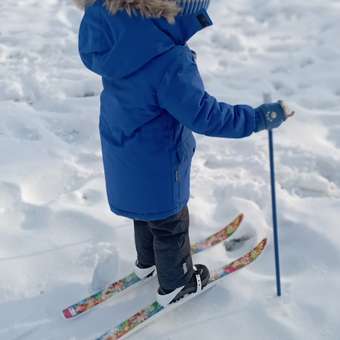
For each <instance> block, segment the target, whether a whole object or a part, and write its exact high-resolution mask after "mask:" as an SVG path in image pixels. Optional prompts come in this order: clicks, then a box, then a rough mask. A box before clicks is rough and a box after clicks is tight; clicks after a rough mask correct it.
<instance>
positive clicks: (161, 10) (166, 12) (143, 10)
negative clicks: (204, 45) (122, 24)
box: [74, 0, 181, 22]
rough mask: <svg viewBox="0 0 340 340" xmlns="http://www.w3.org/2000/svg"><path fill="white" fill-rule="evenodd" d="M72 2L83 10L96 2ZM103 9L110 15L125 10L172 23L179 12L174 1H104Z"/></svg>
mask: <svg viewBox="0 0 340 340" xmlns="http://www.w3.org/2000/svg"><path fill="white" fill-rule="evenodd" d="M74 2H75V4H76V5H77V6H78V7H79V8H80V9H83V10H84V9H85V8H86V7H88V6H91V5H92V4H94V3H95V2H96V0H74ZM105 7H106V8H107V9H108V10H109V12H110V13H112V14H116V13H117V12H118V11H120V10H125V11H126V12H127V13H129V14H130V15H132V14H133V13H135V12H136V11H138V12H139V13H140V14H141V15H143V16H144V17H146V18H160V17H164V18H166V19H167V20H168V21H169V22H174V20H175V17H176V16H177V14H178V13H179V12H180V11H181V8H180V7H179V6H178V5H177V2H176V0H105Z"/></svg>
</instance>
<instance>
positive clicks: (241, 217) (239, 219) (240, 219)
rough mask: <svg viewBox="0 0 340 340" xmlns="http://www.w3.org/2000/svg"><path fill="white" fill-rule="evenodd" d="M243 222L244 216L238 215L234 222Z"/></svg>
mask: <svg viewBox="0 0 340 340" xmlns="http://www.w3.org/2000/svg"><path fill="white" fill-rule="evenodd" d="M243 220H244V214H243V213H240V214H239V215H238V216H237V217H236V221H237V223H238V224H241V223H242V221H243Z"/></svg>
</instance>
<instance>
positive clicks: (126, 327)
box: [96, 239, 267, 340]
mask: <svg viewBox="0 0 340 340" xmlns="http://www.w3.org/2000/svg"><path fill="white" fill-rule="evenodd" d="M266 244H267V239H263V240H262V241H261V242H260V243H259V244H258V245H257V246H256V247H255V248H254V249H253V250H251V251H250V252H249V253H247V254H245V255H244V256H242V257H240V258H239V259H237V260H235V261H233V262H231V263H230V264H228V265H226V266H224V267H221V268H219V269H217V270H214V271H213V272H212V273H211V278H210V281H209V284H208V285H207V287H205V288H204V289H203V291H202V292H204V291H205V290H207V289H209V287H212V286H213V285H214V284H216V283H217V282H218V281H219V280H220V279H222V278H223V277H225V276H227V275H229V274H231V273H233V272H236V271H237V270H239V269H241V268H244V267H246V266H248V265H249V264H250V263H252V262H254V261H255V260H256V259H257V258H258V257H259V256H260V255H261V253H262V252H263V250H264V248H265V247H266ZM196 296H197V295H196ZM196 296H195V295H193V296H190V295H189V296H188V297H186V298H184V299H182V300H180V301H179V302H177V303H174V304H171V305H169V306H168V307H166V308H164V307H162V306H161V305H160V304H158V302H156V301H155V302H154V303H152V304H151V305H149V306H148V307H146V308H144V309H142V310H140V311H139V312H138V313H136V314H135V315H133V316H131V317H130V318H129V319H127V320H125V321H123V322H122V323H121V324H119V325H118V326H116V327H114V328H113V329H112V330H109V331H107V332H106V333H105V334H103V335H102V336H100V337H99V338H97V339H96V340H117V339H123V338H125V337H128V336H130V335H131V334H132V333H134V332H136V331H138V330H140V329H141V328H142V327H144V326H146V325H147V324H149V323H150V322H152V321H154V320H155V319H157V318H159V317H160V316H161V315H163V314H164V313H166V312H168V311H170V310H173V309H175V308H177V307H178V306H180V305H181V304H183V303H186V302H187V301H189V300H191V298H194V297H196Z"/></svg>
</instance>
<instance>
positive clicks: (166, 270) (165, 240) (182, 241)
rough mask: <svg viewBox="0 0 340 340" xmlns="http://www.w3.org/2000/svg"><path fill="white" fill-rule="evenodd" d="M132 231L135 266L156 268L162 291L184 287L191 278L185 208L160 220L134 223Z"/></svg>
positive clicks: (186, 210) (186, 208) (186, 212)
mask: <svg viewBox="0 0 340 340" xmlns="http://www.w3.org/2000/svg"><path fill="white" fill-rule="evenodd" d="M134 230H135V243H136V250H137V262H138V264H139V265H140V266H143V267H149V266H152V265H156V268H157V274H158V280H159V285H160V287H161V288H162V289H164V290H173V289H175V288H178V287H181V286H184V285H185V284H186V283H188V281H189V280H190V278H191V276H192V274H193V264H192V258H191V250H190V240H189V211H188V207H185V208H184V209H183V210H182V211H180V212H179V213H178V214H175V215H172V216H170V217H168V218H166V219H164V220H159V221H138V220H134Z"/></svg>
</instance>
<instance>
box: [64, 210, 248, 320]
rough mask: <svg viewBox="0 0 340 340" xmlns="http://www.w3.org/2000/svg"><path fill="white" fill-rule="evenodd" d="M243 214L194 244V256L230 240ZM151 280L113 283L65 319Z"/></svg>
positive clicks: (74, 307)
mask: <svg viewBox="0 0 340 340" xmlns="http://www.w3.org/2000/svg"><path fill="white" fill-rule="evenodd" d="M243 217H244V216H243V214H240V215H238V216H237V217H236V218H235V219H234V220H233V221H232V222H231V223H230V224H228V225H227V226H226V227H224V228H223V229H221V230H220V231H218V232H217V233H215V234H213V235H211V236H209V237H208V238H206V239H205V240H203V241H201V242H197V243H194V244H193V245H192V246H191V251H192V254H198V253H200V252H202V251H204V250H207V249H209V248H211V247H213V246H215V245H217V244H219V243H221V242H223V241H225V240H226V239H228V238H229V237H230V236H231V235H232V234H234V232H235V231H236V230H237V229H238V227H239V226H240V224H241V222H242V220H243ZM150 279H151V278H148V279H145V280H141V279H139V278H138V276H137V275H136V274H135V273H131V274H129V275H127V276H126V277H124V278H123V279H121V280H119V281H116V282H114V283H111V284H110V285H109V286H108V287H106V288H104V289H103V290H100V291H99V292H96V293H94V294H92V295H91V296H89V297H87V298H85V299H83V300H81V301H80V302H77V303H75V304H73V305H71V306H69V307H67V308H65V309H64V310H63V315H64V317H65V319H74V318H76V317H78V316H80V315H82V314H84V313H86V312H88V311H90V310H91V309H93V308H94V307H95V306H97V305H99V304H101V303H103V302H105V301H107V300H108V299H110V298H111V297H113V296H114V295H117V294H118V293H121V292H126V291H127V289H128V288H130V287H137V286H138V285H137V284H142V283H146V282H147V281H148V280H150Z"/></svg>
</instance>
